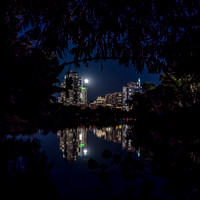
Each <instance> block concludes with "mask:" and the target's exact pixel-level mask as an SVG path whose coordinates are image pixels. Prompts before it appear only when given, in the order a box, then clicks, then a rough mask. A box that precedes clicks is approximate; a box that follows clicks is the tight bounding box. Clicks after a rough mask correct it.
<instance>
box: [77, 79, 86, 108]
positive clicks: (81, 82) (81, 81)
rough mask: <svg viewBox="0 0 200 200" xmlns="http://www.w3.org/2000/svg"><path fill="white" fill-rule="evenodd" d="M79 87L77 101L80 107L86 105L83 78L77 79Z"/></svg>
mask: <svg viewBox="0 0 200 200" xmlns="http://www.w3.org/2000/svg"><path fill="white" fill-rule="evenodd" d="M79 85H80V99H79V103H80V104H81V105H84V106H85V105H87V90H88V89H87V88H86V87H84V79H83V78H79Z"/></svg>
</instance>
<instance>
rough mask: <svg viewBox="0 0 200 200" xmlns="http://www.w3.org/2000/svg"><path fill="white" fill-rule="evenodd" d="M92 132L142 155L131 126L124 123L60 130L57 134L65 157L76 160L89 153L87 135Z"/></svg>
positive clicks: (123, 148)
mask: <svg viewBox="0 0 200 200" xmlns="http://www.w3.org/2000/svg"><path fill="white" fill-rule="evenodd" d="M91 133H93V134H94V135H95V136H96V137H98V138H102V139H104V140H108V141H113V143H118V144H121V146H122V150H127V151H132V152H136V154H137V156H138V157H140V149H136V148H134V147H133V141H132V138H133V137H132V128H131V126H129V125H126V124H122V125H117V126H108V127H101V128H99V127H96V126H89V127H88V128H87V127H85V126H80V127H78V128H71V129H70V128H66V129H65V130H62V131H61V130H60V131H58V132H57V136H58V137H59V138H60V150H61V151H62V153H63V158H64V159H66V160H68V161H75V160H76V159H77V158H78V157H82V156H86V155H88V148H87V135H88V134H91Z"/></svg>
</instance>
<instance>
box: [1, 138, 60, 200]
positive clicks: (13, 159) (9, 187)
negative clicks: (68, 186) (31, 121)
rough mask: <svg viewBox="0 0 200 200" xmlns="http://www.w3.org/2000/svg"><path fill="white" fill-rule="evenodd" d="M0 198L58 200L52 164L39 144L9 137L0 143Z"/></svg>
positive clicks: (35, 141) (37, 141)
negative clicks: (52, 175) (51, 171)
mask: <svg viewBox="0 0 200 200" xmlns="http://www.w3.org/2000/svg"><path fill="white" fill-rule="evenodd" d="M0 157H1V162H0V177H1V179H0V183H1V189H0V195H1V197H2V198H6V199H23V200H25V199H40V198H42V199H52V200H53V199H60V197H59V195H58V193H57V188H56V185H55V184H54V182H53V179H52V177H51V173H50V170H51V168H52V164H51V163H50V162H49V161H48V158H47V156H46V155H45V154H44V152H41V151H40V141H39V140H36V139H33V140H30V139H24V138H23V139H22V138H17V137H13V136H9V137H7V138H4V139H2V138H1V140H0Z"/></svg>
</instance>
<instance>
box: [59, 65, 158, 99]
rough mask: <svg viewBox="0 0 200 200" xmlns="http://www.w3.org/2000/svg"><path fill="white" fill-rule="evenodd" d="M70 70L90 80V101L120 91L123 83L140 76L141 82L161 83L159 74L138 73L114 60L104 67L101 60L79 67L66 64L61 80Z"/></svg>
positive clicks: (61, 80)
mask: <svg viewBox="0 0 200 200" xmlns="http://www.w3.org/2000/svg"><path fill="white" fill-rule="evenodd" d="M68 70H73V71H76V72H78V74H79V76H80V77H83V78H87V79H88V80H89V83H88V84H87V88H88V94H87V95H88V102H90V101H94V100H96V99H97V97H98V96H105V94H108V93H113V92H119V91H121V90H122V87H123V85H126V84H127V83H129V82H136V81H137V80H138V78H140V80H141V83H144V82H151V83H154V84H156V85H158V84H159V83H160V81H159V77H160V75H159V74H151V73H148V72H147V71H143V72H142V73H138V72H137V71H136V70H135V69H134V68H133V67H129V68H125V67H124V66H120V65H119V64H118V63H117V62H114V61H106V62H103V67H102V66H101V63H100V62H91V63H90V64H89V67H85V66H84V65H83V64H81V65H80V67H79V68H76V67H74V66H73V65H71V66H65V68H64V70H63V71H62V73H61V74H60V75H59V77H58V78H59V80H60V82H63V80H64V75H65V74H66V72H67V71H68Z"/></svg>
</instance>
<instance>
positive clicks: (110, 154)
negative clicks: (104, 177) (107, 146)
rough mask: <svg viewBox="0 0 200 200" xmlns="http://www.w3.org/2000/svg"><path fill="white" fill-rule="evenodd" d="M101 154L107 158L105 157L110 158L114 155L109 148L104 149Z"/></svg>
mask: <svg viewBox="0 0 200 200" xmlns="http://www.w3.org/2000/svg"><path fill="white" fill-rule="evenodd" d="M101 156H102V157H103V158H105V159H109V158H111V157H112V152H111V151H109V150H104V151H103V153H102V155H101Z"/></svg>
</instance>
